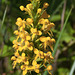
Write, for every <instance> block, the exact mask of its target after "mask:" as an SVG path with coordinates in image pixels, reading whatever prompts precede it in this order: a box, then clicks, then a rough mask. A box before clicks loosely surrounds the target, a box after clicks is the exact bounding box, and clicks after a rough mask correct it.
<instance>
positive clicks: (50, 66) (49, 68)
mask: <svg viewBox="0 0 75 75" xmlns="http://www.w3.org/2000/svg"><path fill="white" fill-rule="evenodd" d="M46 70H47V71H48V73H49V74H50V75H52V74H51V72H50V71H51V70H52V65H49V66H48V67H47V68H46Z"/></svg>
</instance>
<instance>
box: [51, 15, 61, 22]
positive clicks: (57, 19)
mask: <svg viewBox="0 0 75 75" xmlns="http://www.w3.org/2000/svg"><path fill="white" fill-rule="evenodd" d="M60 20H61V16H60V15H54V16H53V17H52V18H51V21H53V22H55V21H60Z"/></svg>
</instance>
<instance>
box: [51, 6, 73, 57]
mask: <svg viewBox="0 0 75 75" xmlns="http://www.w3.org/2000/svg"><path fill="white" fill-rule="evenodd" d="M72 9H73V7H72V8H71V9H70V11H69V13H68V16H67V18H66V21H65V23H64V26H63V29H62V31H61V32H60V35H59V37H58V40H57V42H56V44H55V47H54V52H53V53H52V55H53V57H54V55H55V53H56V50H57V47H58V44H59V41H60V39H61V36H62V34H63V31H64V29H65V27H66V25H67V22H68V19H69V17H70V14H71V12H72Z"/></svg>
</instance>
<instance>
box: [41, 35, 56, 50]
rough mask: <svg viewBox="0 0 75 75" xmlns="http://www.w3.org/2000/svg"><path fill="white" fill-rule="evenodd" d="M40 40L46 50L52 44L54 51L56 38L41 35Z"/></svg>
mask: <svg viewBox="0 0 75 75" xmlns="http://www.w3.org/2000/svg"><path fill="white" fill-rule="evenodd" d="M40 41H41V42H43V44H44V49H45V50H46V47H47V46H50V48H51V50H52V51H53V46H52V44H53V42H55V39H51V38H50V37H44V36H42V37H40Z"/></svg>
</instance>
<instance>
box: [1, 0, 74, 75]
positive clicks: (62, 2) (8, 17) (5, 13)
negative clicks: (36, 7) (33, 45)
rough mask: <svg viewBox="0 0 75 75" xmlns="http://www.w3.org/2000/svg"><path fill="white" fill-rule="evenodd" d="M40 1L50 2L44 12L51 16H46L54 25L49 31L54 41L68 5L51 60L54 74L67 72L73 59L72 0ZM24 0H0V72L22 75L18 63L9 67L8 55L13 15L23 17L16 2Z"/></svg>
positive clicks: (10, 50) (25, 2)
mask: <svg viewBox="0 0 75 75" xmlns="http://www.w3.org/2000/svg"><path fill="white" fill-rule="evenodd" d="M44 2H48V3H49V5H50V6H49V7H48V9H47V13H48V14H50V16H51V17H50V19H49V20H50V21H51V22H54V23H55V28H54V29H52V31H53V33H54V38H55V39H56V42H57V39H58V37H59V35H60V33H61V31H62V28H63V26H64V22H65V20H66V17H67V15H68V13H69V11H70V9H71V8H72V12H71V14H70V17H69V19H68V22H67V23H66V27H65V29H64V31H63V33H62V36H61V39H60V41H59V44H58V47H57V50H56V53H55V59H54V63H53V68H54V69H53V74H54V75H69V73H70V71H71V67H72V65H73V62H74V60H75V8H74V5H75V0H41V4H43V3H44ZM28 3H29V2H28V0H0V75H22V74H21V71H20V69H19V68H18V67H17V68H15V69H14V70H13V69H12V61H11V60H10V58H11V56H12V55H13V53H14V50H13V48H12V41H13V39H14V38H15V35H14V34H13V32H14V30H15V29H17V26H16V25H15V22H16V19H17V17H22V19H23V18H25V17H26V16H27V15H26V14H25V13H24V12H21V11H20V9H19V6H20V5H24V6H26V4H28ZM41 7H42V6H41ZM55 45H56V44H55ZM55 45H54V46H55ZM73 75H75V72H74V73H73Z"/></svg>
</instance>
